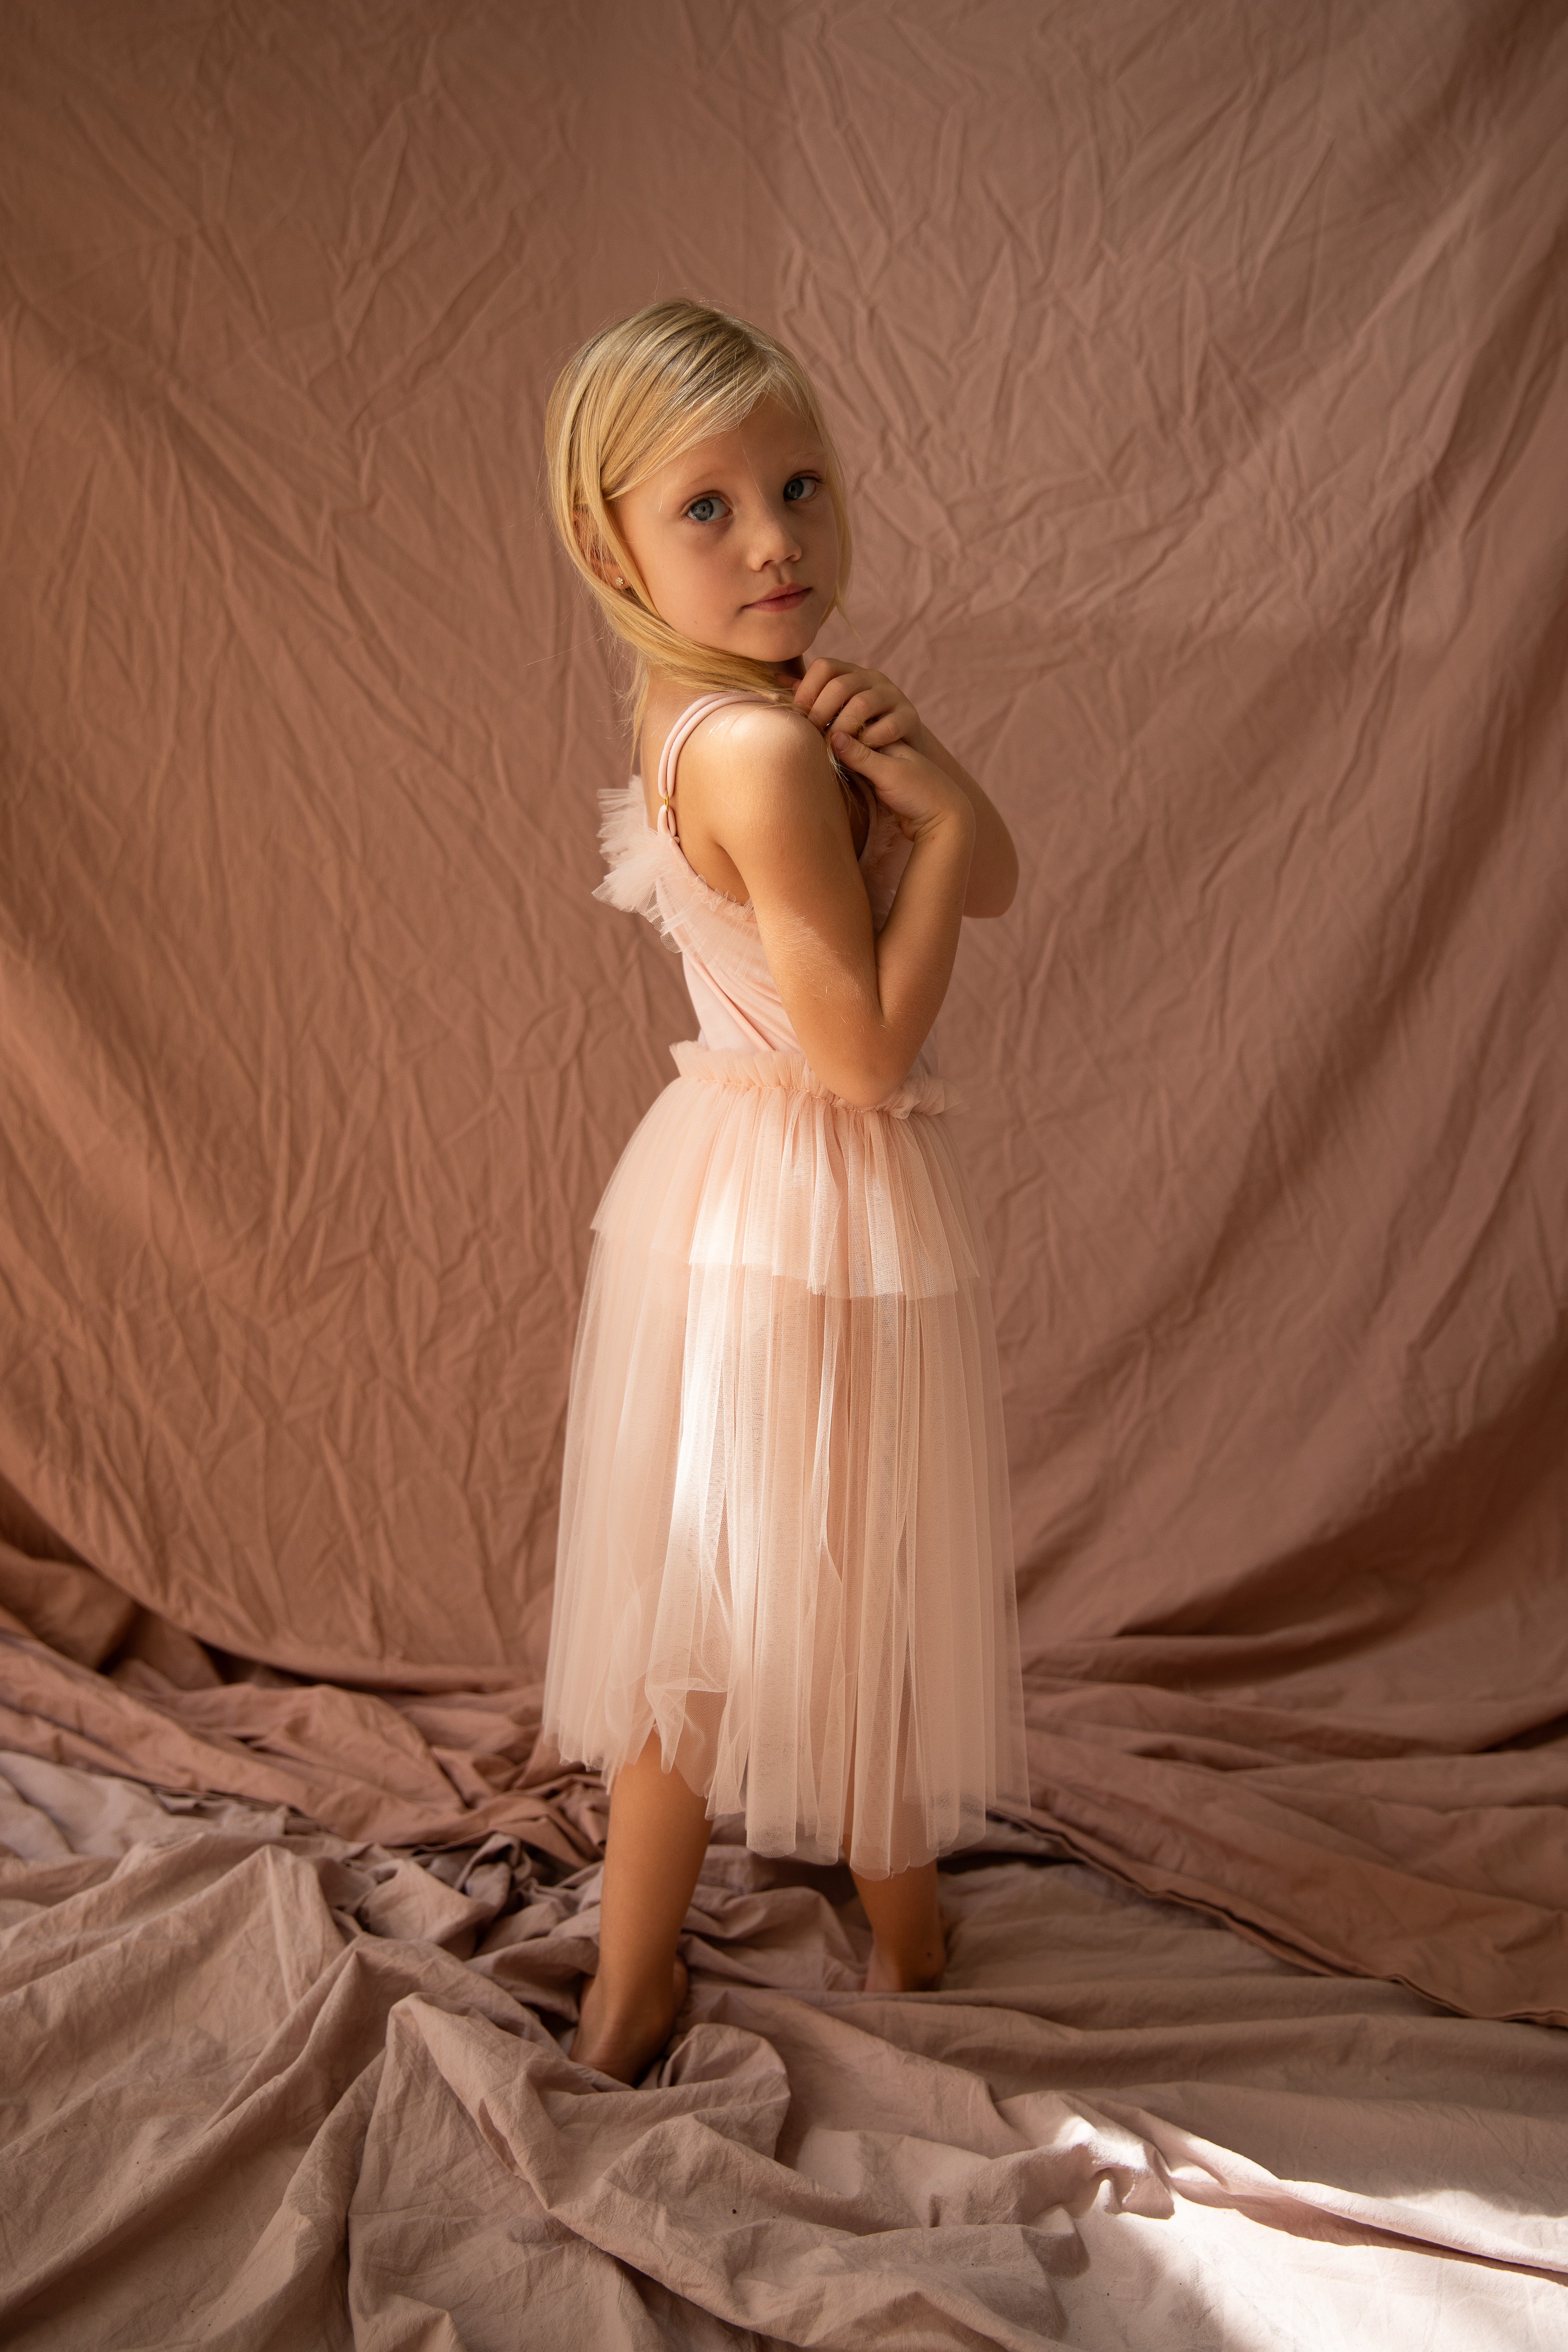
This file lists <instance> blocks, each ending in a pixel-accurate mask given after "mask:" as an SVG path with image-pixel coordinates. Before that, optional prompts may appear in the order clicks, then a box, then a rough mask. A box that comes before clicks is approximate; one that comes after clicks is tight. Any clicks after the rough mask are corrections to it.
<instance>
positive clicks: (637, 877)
mask: <svg viewBox="0 0 1568 2352" xmlns="http://www.w3.org/2000/svg"><path fill="white" fill-rule="evenodd" d="M599 846H600V848H601V849H602V850H603V851H604V853H605V878H604V880H603V881H602V882H601V883H600V884H599V887H598V888H597V889H596V890H595V893H594V896H595V898H603V899H604V901H605V904H606V906H610V907H619V908H620V909H621V911H622V913H623V914H627V915H646V916H647V919H648V921H649V922H650V923H658V876H659V867H660V863H661V854H662V845H661V843H660V841H659V837H658V834H657V833H655V832H654V830H653V828H652V826H651V825H650V824H648V821H647V814H646V811H645V809H644V805H643V795H642V782H641V780H640V778H638V777H637V776H634V777H633V778H632V780H631V782H629V783H626V784H613V785H611V787H610V788H609V790H608V791H607V792H602V793H600V794H599Z"/></svg>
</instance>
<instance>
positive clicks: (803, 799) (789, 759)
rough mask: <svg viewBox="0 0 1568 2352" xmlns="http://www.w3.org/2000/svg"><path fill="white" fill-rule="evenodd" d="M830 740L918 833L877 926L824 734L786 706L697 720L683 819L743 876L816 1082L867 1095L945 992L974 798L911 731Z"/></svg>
mask: <svg viewBox="0 0 1568 2352" xmlns="http://www.w3.org/2000/svg"><path fill="white" fill-rule="evenodd" d="M834 749H835V751H837V753H838V756H839V757H840V759H841V760H842V761H844V763H845V765H846V766H847V767H851V768H854V769H855V770H856V771H857V772H858V773H859V774H860V775H862V776H864V777H865V778H866V781H867V782H868V783H869V784H870V785H871V786H872V788H873V790H874V791H875V792H876V793H877V795H878V797H879V800H882V801H884V802H885V803H887V805H888V806H889V808H890V809H891V810H892V811H893V814H895V815H896V816H897V817H898V819H899V821H900V824H901V826H902V828H903V830H904V832H905V834H906V835H908V836H909V838H910V841H911V842H912V844H913V846H912V848H911V850H910V858H909V863H908V864H907V866H905V868H904V872H903V876H902V878H901V880H900V884H899V889H898V896H897V898H895V899H894V901H893V908H892V912H891V913H890V914H889V917H888V919H887V922H886V923H885V924H884V925H883V927H882V929H881V931H880V932H879V933H878V932H876V931H874V930H873V929H872V926H871V909H870V906H869V904H868V900H867V897H866V886H865V883H864V881H863V880H862V878H861V875H860V869H859V866H858V864H857V862H856V857H855V847H854V843H853V841H852V839H851V837H850V832H849V817H848V812H847V809H846V807H845V805H844V796H843V793H841V792H840V790H839V787H838V783H837V779H836V778H835V776H834V774H833V771H832V768H831V766H830V764H829V762H828V761H827V759H826V757H825V755H824V751H823V746H822V743H821V741H820V740H819V739H818V738H817V737H816V736H815V735H813V734H812V733H810V732H809V731H808V730H806V729H805V728H804V727H802V726H801V725H800V724H799V722H798V720H797V719H795V718H793V717H792V716H791V714H790V713H789V712H788V711H784V710H779V709H768V708H767V707H766V706H765V705H759V704H754V703H753V704H750V705H747V706H737V707H733V708H731V709H729V710H727V711H724V712H721V713H716V714H715V716H714V717H713V719H710V721H709V722H708V723H707V725H705V726H703V727H700V728H699V729H698V730H697V732H696V733H695V734H694V735H693V737H692V739H691V741H690V743H689V746H688V747H687V750H686V752H685V755H684V757H683V758H682V761H681V765H680V790H681V794H682V797H683V799H684V801H685V803H686V808H687V813H688V815H689V818H690V819H692V820H693V821H695V822H698V823H700V825H701V828H702V830H703V831H704V832H705V833H707V834H709V835H711V837H712V838H713V839H714V840H715V841H717V843H718V844H719V845H720V847H721V849H722V850H723V851H724V853H725V855H726V856H728V857H729V858H730V860H731V863H732V864H733V865H734V866H735V867H736V868H737V870H738V871H739V873H740V875H741V877H742V880H743V881H744V883H745V886H746V888H747V890H748V891H749V892H750V894H751V898H752V905H753V907H754V908H755V909H756V916H757V923H758V928H759V929H760V930H761V933H762V940H763V951H764V952H765V954H766V956H767V960H768V969H769V970H770V971H771V972H772V973H773V980H774V982H775V983H776V985H777V988H778V992H779V994H780V996H781V997H782V998H783V999H784V1011H785V1012H786V1013H788V1014H789V1017H790V1023H791V1025H792V1026H793V1028H794V1030H795V1035H796V1036H797V1037H798V1038H799V1039H800V1042H801V1045H802V1046H803V1048H804V1049H805V1056H806V1059H807V1061H808V1062H809V1063H810V1064H811V1066H812V1068H813V1069H814V1070H815V1071H816V1074H817V1076H818V1077H819V1078H821V1080H822V1082H823V1084H824V1085H825V1086H826V1087H831V1089H832V1090H833V1092H834V1093H835V1094H837V1095H842V1096H843V1097H844V1098H845V1100H846V1101H847V1102H852V1103H856V1104H858V1105H859V1106H860V1107H861V1108H863V1109H870V1108H872V1107H873V1106H874V1105H876V1104H877V1103H879V1102H881V1101H882V1100H883V1099H884V1097H886V1096H888V1095H889V1094H890V1093H891V1092H892V1090H893V1088H894V1087H897V1086H898V1085H899V1084H900V1082H901V1081H902V1079H903V1078H904V1077H905V1076H907V1075H908V1072H909V1069H910V1065H911V1063H912V1062H913V1060H914V1058H915V1055H917V1054H918V1053H919V1052H920V1049H921V1046H922V1045H924V1043H925V1041H926V1039H927V1037H928V1036H929V1035H930V1034H931V1024H932V1023H933V1022H934V1021H935V1019H936V1016H937V1013H939V1011H940V1010H941V1008H942V999H943V997H944V996H945V995H946V994H947V988H948V982H949V981H950V980H951V979H952V963H953V957H954V955H955V954H956V952H957V949H958V934H959V928H960V925H961V922H962V919H963V907H964V898H965V894H966V892H967V890H968V887H969V872H970V861H971V857H972V854H973V845H974V838H975V830H976V822H975V811H974V808H973V805H972V803H971V801H970V797H969V794H968V793H967V792H966V791H965V789H964V787H963V783H962V782H959V781H958V780H957V779H955V778H954V777H953V776H952V775H950V774H949V773H948V772H947V770H946V769H945V768H943V767H942V766H940V765H939V764H938V763H937V762H936V761H933V760H931V759H929V758H927V757H926V756H925V755H924V754H923V753H922V752H919V751H915V750H914V749H913V748H912V747H911V746H910V744H908V743H904V742H898V743H895V744H894V745H893V746H892V747H891V749H890V750H889V751H872V750H870V749H869V748H868V746H867V745H866V744H864V743H858V742H852V741H851V740H849V739H848V738H847V737H845V738H843V739H842V740H835V743H834Z"/></svg>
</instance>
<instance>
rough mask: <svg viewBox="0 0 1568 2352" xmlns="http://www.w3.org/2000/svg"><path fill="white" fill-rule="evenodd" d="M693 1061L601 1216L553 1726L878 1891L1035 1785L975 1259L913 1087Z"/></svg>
mask: <svg viewBox="0 0 1568 2352" xmlns="http://www.w3.org/2000/svg"><path fill="white" fill-rule="evenodd" d="M675 1052H676V1058H677V1062H678V1064H679V1068H680V1071H681V1076H679V1078H677V1079H676V1080H675V1082H674V1083H673V1084H672V1085H671V1086H670V1087H667V1089H666V1090H665V1092H664V1094H663V1095H662V1096H661V1097H659V1099H658V1102H656V1103H655V1104H654V1106H653V1108H652V1109H651V1110H650V1111H649V1112H648V1114H647V1118H645V1119H644V1121H643V1123H642V1125H641V1127H639V1129H637V1133H636V1135H635V1136H634V1137H633V1139H632V1140H631V1142H630V1144H629V1145H628V1146H627V1148H626V1152H625V1154H624V1155H623V1158H622V1160H621V1162H620V1165H619V1166H618V1168H617V1169H616V1172H615V1175H614V1177H613V1178H612V1180H611V1182H610V1185H609V1187H608V1189H607V1191H606V1192H605V1198H604V1200H603V1202H601V1204H600V1208H599V1212H598V1214H597V1216H596V1217H595V1244H594V1251H593V1256H592V1260H591V1263H590V1267H589V1274H588V1283H587V1288H586V1292H585V1295H584V1304H583V1312H582V1318H581V1321H580V1323H579V1327H578V1336H577V1347H576V1354H575V1358H574V1365H573V1381H572V1404H571V1411H570V1414H569V1420H568V1428H567V1437H566V1456H565V1465H564V1484H563V1496H562V1531H561V1546H560V1562H559V1571H558V1575H557V1580H556V1601H555V1622H554V1625H553V1628H552V1638H551V1655H550V1675H549V1682H548V1685H547V1689H546V1698H545V1719H546V1722H547V1723H548V1724H549V1726H550V1727H551V1728H552V1730H553V1731H554V1733H555V1736H556V1738H557V1739H558V1740H559V1742H560V1744H561V1746H562V1747H563V1749H564V1750H568V1751H570V1752H571V1753H573V1754H574V1755H577V1756H581V1757H583V1758H584V1759H586V1760H588V1761H590V1762H592V1763H594V1764H595V1765H597V1766H599V1767H601V1768H602V1769H604V1770H605V1774H606V1776H607V1777H608V1776H611V1775H613V1774H614V1772H615V1771H616V1769H618V1768H619V1766H620V1765H621V1764H622V1763H623V1762H625V1761H626V1760H627V1759H629V1758H631V1757H633V1756H635V1755H637V1754H638V1753H640V1751H641V1749H642V1748H643V1746H644V1745H645V1744H646V1742H647V1738H648V1737H649V1736H650V1734H652V1733H654V1732H656V1731H657V1733H658V1737H659V1739H660V1742H661V1747H662V1750H663V1755H664V1759H665V1762H666V1763H667V1765H678V1766H679V1769H680V1770H681V1771H682V1772H683V1774H684V1775H685V1777H686V1778H687V1779H688V1780H689V1781H690V1782H691V1784H692V1785H693V1787H695V1788H697V1789H699V1790H702V1791H703V1792H704V1793H705V1795H706V1797H707V1800H708V1805H709V1811H710V1813H712V1814H714V1815H718V1814H721V1813H743V1814H744V1816H745V1820H746V1838H747V1843H748V1844H749V1845H751V1846H752V1848H753V1849H755V1850H756V1851H758V1852H761V1853H801V1854H805V1855H807V1856H812V1857H816V1858H817V1859H819V1860H822V1861H833V1860H835V1859H837V1855H838V1853H840V1851H841V1850H842V1847H843V1843H844V1838H845V1831H846V1826H847V1822H848V1821H849V1820H850V1819H851V1818H852V1822H853V1831H852V1843H851V1847H850V1858H851V1860H852V1862H853V1864H854V1865H855V1867H856V1869H858V1870H859V1871H861V1872H863V1873H864V1874H867V1875H868V1876H880V1875H885V1874H888V1873H889V1872H893V1871H898V1870H902V1869H906V1868H908V1867H910V1865H911V1864H915V1863H919V1862H923V1861H926V1860H929V1859H930V1858H931V1856H933V1855H935V1854H938V1853H945V1852H948V1851H951V1850H952V1848H954V1847H956V1846H960V1845H963V1844H965V1843H971V1842H973V1840H974V1839H975V1838H976V1837H978V1836H979V1834H980V1833H981V1831H982V1828H983V1826H984V1813H985V1808H986V1805H987V1803H988V1802H990V1801H994V1799H995V1798H997V1797H998V1796H1014V1797H1017V1796H1021V1795H1023V1794H1024V1792H1025V1788H1026V1776H1025V1771H1024V1763H1023V1734H1022V1723H1021V1714H1020V1706H1019V1698H1018V1689H1019V1685H1018V1664H1017V1634H1016V1617H1015V1608H1014V1599H1013V1564H1012V1549H1011V1532H1010V1527H1009V1522H1008V1509H1007V1486H1006V1471H1005V1456H1004V1454H1003V1446H1002V1422H1001V1403H1000V1396H999V1391H998V1384H997V1371H996V1354H995V1342H994V1334H993V1330H992V1323H991V1310H990V1301H989V1289H988V1269H987V1267H986V1265H985V1263H984V1244H983V1243H982V1240H981V1237H980V1234H979V1229H978V1225H977V1223H976V1221H975V1218H974V1215H973V1207H972V1204H971V1201H970V1197H969V1193H968V1189H967V1185H966V1183H965V1181H964V1177H963V1171H962V1168H961V1166H960V1163H959V1162H958V1160H957V1158H956V1156H955V1153H954V1151H953V1148H952V1139H951V1136H950V1134H949V1131H948V1124H947V1121H946V1120H945V1118H943V1117H942V1087H941V1085H940V1082H939V1081H938V1080H937V1079H935V1078H934V1077H933V1076H931V1074H930V1073H929V1072H925V1071H922V1070H919V1069H917V1071H916V1072H915V1073H913V1074H911V1076H910V1079H909V1080H908V1081H907V1082H906V1084H905V1086H904V1087H902V1088H900V1090H899V1092H898V1094H897V1095H896V1096H894V1097H891V1098H890V1100H889V1103H888V1104H887V1105H885V1106H883V1107H880V1108H878V1109H876V1110H871V1111H864V1110H857V1109H855V1108H852V1107H851V1106H849V1105H847V1104H845V1103H843V1102H842V1101H840V1100H839V1099H838V1098H837V1097H835V1096H833V1095H831V1094H830V1093H829V1092H828V1091H827V1090H826V1088H825V1087H822V1086H821V1084H820V1082H819V1081H818V1080H817V1079H816V1076H815V1074H813V1073H812V1072H811V1071H810V1069H809V1066H807V1065H806V1064H805V1060H804V1057H803V1056H801V1055H798V1054H788V1053H771V1052H763V1053H759V1054H754V1055H752V1054H739V1053H735V1054H706V1053H703V1052H702V1051H701V1050H700V1049H699V1048H697V1047H694V1046H678V1047H677V1048H676V1049H675Z"/></svg>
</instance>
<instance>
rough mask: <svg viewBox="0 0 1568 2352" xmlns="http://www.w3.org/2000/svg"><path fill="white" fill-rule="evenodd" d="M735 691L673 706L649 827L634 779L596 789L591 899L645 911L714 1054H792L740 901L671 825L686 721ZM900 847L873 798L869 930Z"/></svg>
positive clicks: (899, 861) (896, 829)
mask: <svg viewBox="0 0 1568 2352" xmlns="http://www.w3.org/2000/svg"><path fill="white" fill-rule="evenodd" d="M751 699H752V697H750V696H748V695H744V694H707V695H703V696H701V697H700V698H699V699H698V700H697V701H696V702H693V703H691V704H690V705H689V707H688V708H687V709H685V710H684V711H682V713H681V715H680V717H679V719H677V721H676V723H675V725H674V726H673V727H672V728H671V729H670V730H669V734H668V737H667V738H666V740H665V746H664V751H663V754H662V756H661V758H660V761H659V776H658V783H659V822H658V825H657V826H655V825H650V824H649V823H648V821H647V807H646V803H645V800H644V794H643V783H642V778H641V777H640V776H633V777H631V778H630V779H629V781H628V782H626V783H625V784H620V785H616V786H615V787H613V788H612V789H611V790H610V791H608V792H604V793H600V795H599V803H600V807H601V810H602V811H603V824H602V825H601V828H600V835H599V837H600V840H601V842H602V844H603V846H604V852H605V866H606V868H607V871H606V873H605V879H604V880H603V882H601V883H600V885H599V887H598V888H597V889H596V890H595V893H594V896H595V898H603V899H605V900H606V901H607V902H608V903H609V905H611V906H612V907H620V908H625V909H626V912H628V913H633V914H640V915H645V916H646V917H647V919H648V921H649V922H650V923H652V924H653V925H654V927H655V929H657V930H658V932H659V934H660V936H661V937H662V938H664V939H665V940H668V943H669V944H670V946H671V947H674V948H676V949H679V952H680V957H681V961H682V963H683V965H684V967H685V971H686V985H687V988H688V990H689V993H690V997H691V1002H692V1004H693V1006H694V1007H695V1008H696V1012H697V1016H698V1019H699V1021H700V1023H701V1034H700V1037H699V1039H698V1043H699V1044H700V1045H703V1046H706V1047H708V1048H709V1049H710V1050H712V1051H717V1052H727V1051H756V1050H758V1049H762V1048H766V1049H771V1050H773V1051H775V1052H789V1051H793V1052H796V1053H798V1052H799V1051H800V1040H799V1039H798V1038H797V1037H796V1035H795V1030H794V1028H793V1026H792V1025H791V1023H790V1018H789V1015H788V1013H786V1012H785V1010H784V1000H783V998H782V997H781V996H780V994H779V992H778V989H777V988H776V986H775V985H774V982H773V974H772V972H771V971H769V970H768V962H767V958H766V956H765V955H764V953H763V941H762V933H761V930H760V929H759V927H758V923H757V918H756V913H755V910H754V909H753V908H752V905H751V903H750V901H748V902H747V903H746V904H745V905H744V906H742V905H741V904H740V903H739V901H738V900H736V899H734V898H728V897H726V896H725V894H724V892H723V891H721V890H715V889H714V887H713V886H712V884H711V883H710V882H707V881H705V880H704V879H703V877H702V876H701V875H700V874H699V873H698V872H697V870H696V868H695V867H694V866H691V865H690V864H689V862H688V860H687V856H686V853H685V851H684V850H683V849H682V848H681V846H680V840H679V833H678V831H677V829H676V826H675V824H673V823H672V822H671V812H672V808H673V802H674V791H675V779H676V769H677V763H678V762H679V757H680V752H681V749H682V747H683V746H684V744H685V743H686V741H687V739H688V738H689V735H690V733H691V731H692V730H693V728H695V727H696V726H698V725H699V724H700V721H701V720H702V719H705V718H706V717H707V716H708V714H709V712H710V710H716V709H718V708H719V707H720V705H721V704H722V703H726V702H744V701H749V700H751ZM909 850H910V845H909V843H908V841H907V840H906V839H905V837H904V835H903V834H902V832H901V831H900V826H899V823H898V820H897V818H896V817H894V816H893V815H892V814H890V813H889V810H888V809H887V808H886V807H885V806H884V805H883V803H881V802H880V801H878V802H877V803H875V804H874V806H873V808H872V811H871V820H870V828H869V831H868V834H867V836H866V845H865V847H864V849H862V851H861V853H860V857H859V866H860V872H861V876H862V877H863V879H864V881H865V884H866V896H867V898H868V900H869V902H870V908H871V921H872V925H873V928H874V929H877V930H880V929H881V928H882V926H883V924H884V923H885V922H886V921H887V919H888V915H889V910H890V908H891V907H892V903H893V898H894V895H895V893H896V892H897V889H898V886H899V877H900V875H901V874H902V872H903V868H904V865H905V862H906V861H907V859H908V856H909Z"/></svg>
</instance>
